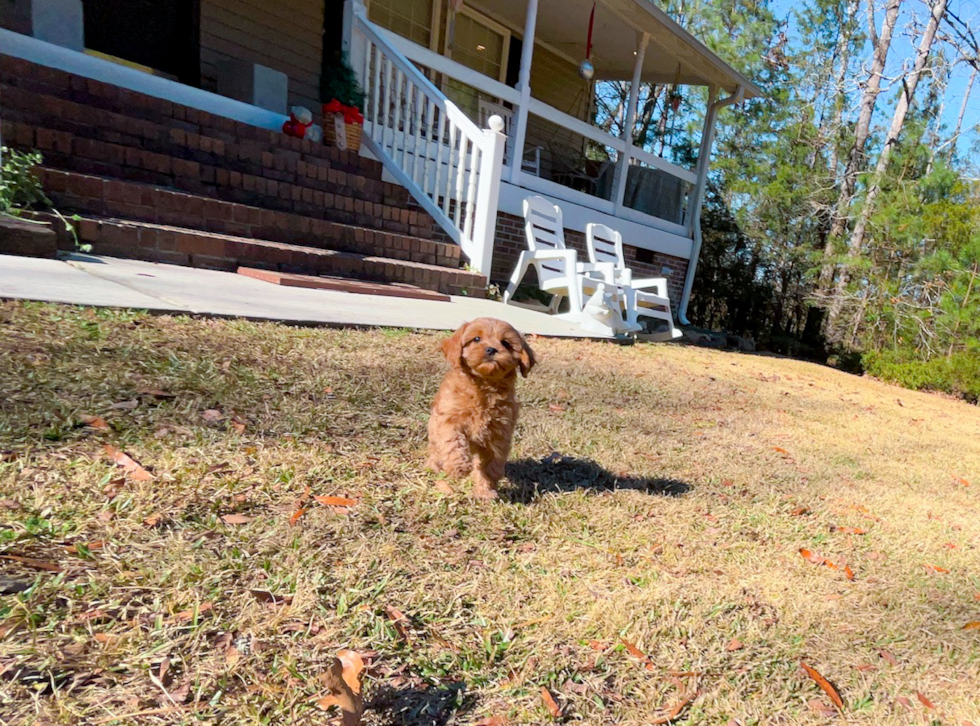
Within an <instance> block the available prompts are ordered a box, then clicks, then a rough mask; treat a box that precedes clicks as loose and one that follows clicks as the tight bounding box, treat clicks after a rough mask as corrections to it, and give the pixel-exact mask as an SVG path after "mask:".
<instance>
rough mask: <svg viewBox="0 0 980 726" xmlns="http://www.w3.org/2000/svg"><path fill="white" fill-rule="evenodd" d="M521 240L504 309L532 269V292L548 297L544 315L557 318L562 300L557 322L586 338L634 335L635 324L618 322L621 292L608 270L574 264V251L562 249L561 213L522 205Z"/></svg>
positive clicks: (542, 204) (547, 206)
mask: <svg viewBox="0 0 980 726" xmlns="http://www.w3.org/2000/svg"><path fill="white" fill-rule="evenodd" d="M524 234H525V237H526V239H527V246H528V249H526V250H524V251H523V252H521V254H520V257H519V258H518V260H517V267H515V268H514V273H513V274H512V275H511V278H510V283H509V284H508V285H507V289H506V290H505V291H504V303H505V304H513V303H512V299H513V296H514V293H515V292H516V291H517V287H518V285H520V283H521V280H523V279H524V275H526V274H527V271H528V270H529V269H530V268H531V267H534V269H535V272H536V273H537V276H538V287H539V288H540V289H541V290H542V291H544V292H547V293H551V295H552V300H551V305H550V306H549V308H548V312H550V313H551V314H553V315H554V314H557V313H558V307H559V305H560V304H561V301H562V300H563V299H564V298H566V297H567V298H568V301H569V308H570V309H569V311H568V313H564V314H563V315H562V316H560V317H564V318H566V319H568V320H570V321H574V322H576V323H578V324H579V325H581V326H582V327H583V328H585V329H586V330H588V331H590V332H595V333H600V334H608V335H617V334H619V333H622V332H624V331H629V332H632V331H635V330H639V329H640V326H639V325H638V324H635V323H634V324H630V323H627V322H626V321H624V320H623V318H622V314H621V313H620V308H621V306H622V304H623V300H622V295H623V291H622V289H621V288H620V287H619V286H617V285H616V284H615V283H614V282H613V277H614V275H615V269H614V265H613V264H612V263H609V262H598V263H587V262H579V261H578V258H577V255H576V252H575V250H570V249H568V248H567V247H566V246H565V229H564V227H563V225H562V213H561V208H560V207H556V206H555V205H554V204H552V203H551V202H549V201H548V200H547V199H545V198H544V197H539V196H533V197H528V198H527V199H525V200H524Z"/></svg>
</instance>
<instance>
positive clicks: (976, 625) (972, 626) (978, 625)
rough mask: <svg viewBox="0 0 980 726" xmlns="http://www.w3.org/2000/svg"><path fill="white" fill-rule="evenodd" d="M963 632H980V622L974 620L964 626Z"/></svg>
mask: <svg viewBox="0 0 980 726" xmlns="http://www.w3.org/2000/svg"><path fill="white" fill-rule="evenodd" d="M963 630H980V620H972V621H970V622H969V623H967V624H966V625H964V626H963Z"/></svg>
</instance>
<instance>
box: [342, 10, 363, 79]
mask: <svg viewBox="0 0 980 726" xmlns="http://www.w3.org/2000/svg"><path fill="white" fill-rule="evenodd" d="M356 17H360V18H366V17H367V8H366V7H365V6H364V2H363V0H345V2H344V26H343V39H342V41H341V49H342V50H343V51H344V53H346V54H347V62H348V63H350V67H351V68H353V69H354V71H355V72H356V73H357V75H358V76H360V75H361V69H362V68H364V55H365V51H364V46H365V43H364V36H363V35H361V34H360V33H355V32H354V27H355V24H356V19H355V18H356ZM359 80H361V81H363V80H364V79H363V78H359Z"/></svg>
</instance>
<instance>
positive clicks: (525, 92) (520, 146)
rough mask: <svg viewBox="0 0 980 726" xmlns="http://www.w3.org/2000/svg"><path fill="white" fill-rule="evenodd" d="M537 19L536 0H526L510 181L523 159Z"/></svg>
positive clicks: (515, 177)
mask: <svg viewBox="0 0 980 726" xmlns="http://www.w3.org/2000/svg"><path fill="white" fill-rule="evenodd" d="M537 21H538V0H527V17H526V18H525V20H524V38H523V39H522V40H521V70H520V74H519V75H518V88H519V90H520V92H521V101H520V105H519V106H518V107H517V125H516V126H515V128H514V134H513V135H514V145H513V147H512V148H513V152H512V153H511V160H510V175H509V179H510V181H514V180H515V179H517V175H518V174H519V173H520V171H521V162H522V161H523V159H524V139H525V138H526V137H527V107H528V106H529V105H530V103H531V58H532V57H533V55H534V27H535V25H536V24H537Z"/></svg>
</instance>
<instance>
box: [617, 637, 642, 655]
mask: <svg viewBox="0 0 980 726" xmlns="http://www.w3.org/2000/svg"><path fill="white" fill-rule="evenodd" d="M620 642H621V643H622V644H623V645H624V646H626V650H627V651H628V652H629V654H630V655H631V656H633V657H634V658H639V659H640V660H646V659H647V656H646V654H645V653H644V652H643V651H642V650H640V649H639V648H637V647H636V646H635V645H633V644H632V643H630V642H629V641H628V640H621V641H620Z"/></svg>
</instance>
